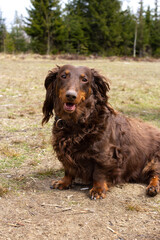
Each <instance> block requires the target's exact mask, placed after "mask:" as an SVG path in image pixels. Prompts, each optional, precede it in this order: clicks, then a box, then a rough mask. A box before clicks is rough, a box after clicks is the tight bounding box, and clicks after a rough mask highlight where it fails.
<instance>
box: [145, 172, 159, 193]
mask: <svg viewBox="0 0 160 240" xmlns="http://www.w3.org/2000/svg"><path fill="white" fill-rule="evenodd" d="M159 188H160V186H159V177H158V176H154V177H152V178H151V180H150V183H149V185H148V186H147V188H146V193H147V195H149V196H150V197H154V196H156V195H157V193H159V190H160V189H159Z"/></svg>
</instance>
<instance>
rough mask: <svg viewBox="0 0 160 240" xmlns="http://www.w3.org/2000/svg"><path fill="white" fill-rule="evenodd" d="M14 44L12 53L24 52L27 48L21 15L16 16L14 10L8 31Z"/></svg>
mask: <svg viewBox="0 0 160 240" xmlns="http://www.w3.org/2000/svg"><path fill="white" fill-rule="evenodd" d="M9 35H10V38H11V39H12V42H13V45H14V50H13V51H14V53H19V52H26V51H27V50H28V49H27V48H28V41H27V37H26V34H25V32H24V26H23V17H22V16H18V13H17V12H15V17H14V22H13V25H12V28H11V32H10V33H9Z"/></svg>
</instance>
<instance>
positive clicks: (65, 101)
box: [42, 65, 109, 123]
mask: <svg viewBox="0 0 160 240" xmlns="http://www.w3.org/2000/svg"><path fill="white" fill-rule="evenodd" d="M45 88H46V99H45V101H44V105H43V114H44V118H43V121H42V122H43V123H45V122H48V121H49V118H50V117H51V116H53V110H54V111H55V113H56V115H58V116H59V117H67V116H73V115H76V114H77V113H78V111H79V109H82V107H84V105H85V103H89V101H95V102H99V103H106V102H107V99H108V97H107V94H106V93H107V91H109V83H108V80H107V79H106V78H105V77H104V76H102V75H100V74H99V73H98V72H97V71H95V70H94V69H90V68H88V67H82V66H80V67H75V66H72V65H64V66H62V67H57V68H54V69H53V70H52V71H50V72H49V74H48V76H47V77H46V79H45ZM88 106H89V104H88Z"/></svg>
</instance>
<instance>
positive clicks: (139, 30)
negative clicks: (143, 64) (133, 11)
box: [137, 0, 145, 57]
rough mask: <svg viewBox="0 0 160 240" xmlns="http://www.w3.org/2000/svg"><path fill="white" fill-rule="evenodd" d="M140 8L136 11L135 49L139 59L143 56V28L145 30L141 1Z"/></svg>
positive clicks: (141, 2) (141, 0)
mask: <svg viewBox="0 0 160 240" xmlns="http://www.w3.org/2000/svg"><path fill="white" fill-rule="evenodd" d="M139 4H140V7H139V10H138V26H137V49H138V53H139V57H143V56H144V28H145V20H144V15H143V14H144V9H143V0H140V2H139Z"/></svg>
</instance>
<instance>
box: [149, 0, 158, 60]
mask: <svg viewBox="0 0 160 240" xmlns="http://www.w3.org/2000/svg"><path fill="white" fill-rule="evenodd" d="M150 35H151V41H150V43H151V48H152V55H153V56H155V57H160V17H159V14H158V0H155V9H154V15H153V21H152V25H151V31H150Z"/></svg>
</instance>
